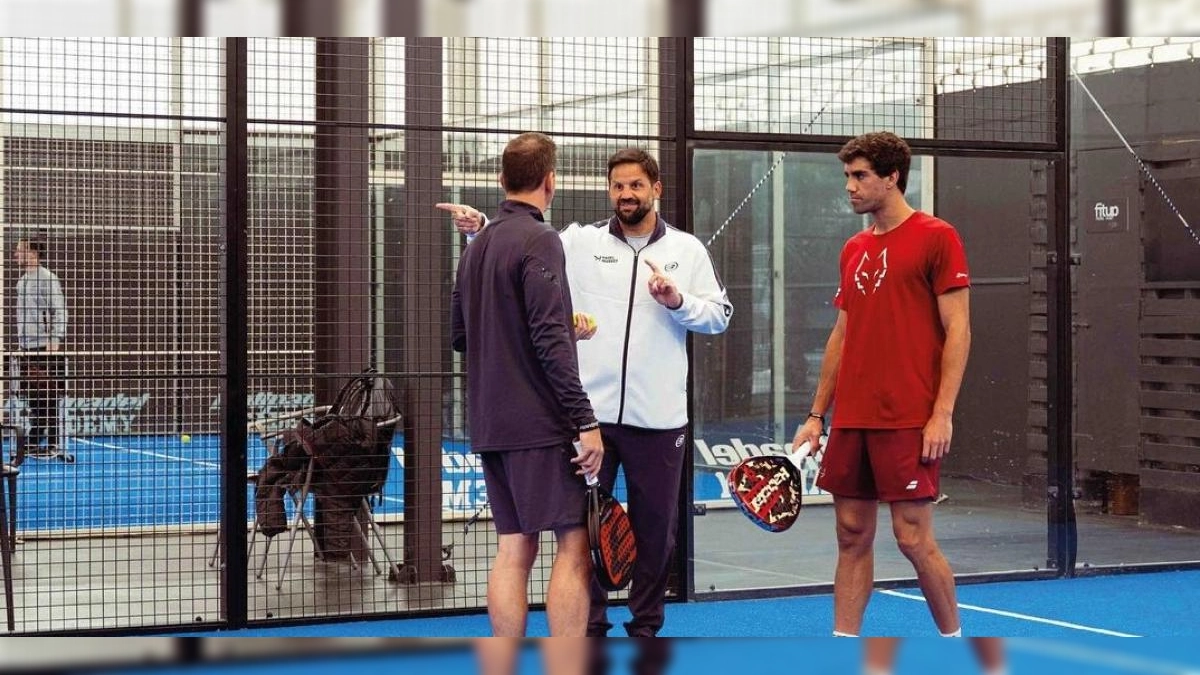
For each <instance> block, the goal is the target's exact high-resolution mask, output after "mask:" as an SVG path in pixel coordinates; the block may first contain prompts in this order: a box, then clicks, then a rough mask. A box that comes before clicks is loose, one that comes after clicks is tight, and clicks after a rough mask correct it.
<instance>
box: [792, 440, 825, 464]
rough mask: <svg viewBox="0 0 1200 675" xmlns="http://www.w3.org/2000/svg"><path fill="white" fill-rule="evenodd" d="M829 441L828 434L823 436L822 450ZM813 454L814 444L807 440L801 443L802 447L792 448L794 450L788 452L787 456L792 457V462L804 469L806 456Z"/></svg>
mask: <svg viewBox="0 0 1200 675" xmlns="http://www.w3.org/2000/svg"><path fill="white" fill-rule="evenodd" d="M828 442H829V437H828V436H822V437H821V449H822V450H824V449H825V444H826V443H828ZM811 454H812V444H811V443H809V442H808V441H805V442H803V443H801V444H800V447H798V448H795V449H794V450H792V452H789V453H787V457H788V459H790V460H791V461H792V464H795V465H796V466H797V468H800V469H803V468H804V458H805V457H808V456H809V455H811Z"/></svg>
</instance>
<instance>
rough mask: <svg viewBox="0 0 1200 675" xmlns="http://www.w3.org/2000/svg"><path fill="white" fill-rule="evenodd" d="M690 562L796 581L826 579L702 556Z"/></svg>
mask: <svg viewBox="0 0 1200 675" xmlns="http://www.w3.org/2000/svg"><path fill="white" fill-rule="evenodd" d="M692 562H695V563H701V564H704V565H712V566H713V567H724V568H725V569H728V570H737V571H739V572H753V573H754V574H758V575H767V576H776V577H783V578H785V579H793V580H796V581H808V582H813V583H820V582H822V581H827V580H826V579H815V578H813V577H805V576H801V575H799V574H792V573H790V572H776V571H774V570H763V569H758V568H757V567H746V566H745V565H730V564H729V563H719V562H716V561H715V560H705V559H703V558H692Z"/></svg>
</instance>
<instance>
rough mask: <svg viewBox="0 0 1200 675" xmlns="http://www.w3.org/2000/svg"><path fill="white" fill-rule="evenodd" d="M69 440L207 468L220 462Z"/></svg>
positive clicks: (216, 467)
mask: <svg viewBox="0 0 1200 675" xmlns="http://www.w3.org/2000/svg"><path fill="white" fill-rule="evenodd" d="M71 440H72V441H73V442H75V443H87V444H88V445H95V446H98V447H101V448H108V449H109V450H121V451H123V452H128V453H132V454H135V455H146V456H147V457H157V458H159V459H169V460H171V461H172V462H183V463H185V464H195V465H197V466H203V467H205V468H209V469H219V468H221V465H220V464H215V463H213V462H205V461H201V460H199V459H188V458H187V457H176V456H174V455H164V454H162V453H161V452H150V451H148V450H134V449H133V448H126V447H124V446H120V445H113V444H111V443H98V442H96V441H89V440H86V439H83V438H72V439H71Z"/></svg>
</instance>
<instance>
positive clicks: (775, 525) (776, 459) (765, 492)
mask: <svg viewBox="0 0 1200 675" xmlns="http://www.w3.org/2000/svg"><path fill="white" fill-rule="evenodd" d="M804 454H806V453H803V452H801V453H797V454H793V455H760V456H757V457H747V458H746V459H744V460H742V461H741V462H740V463H738V465H737V466H735V467H733V470H732V471H730V472H729V478H728V482H729V495H730V496H731V497H732V498H733V503H735V504H737V505H738V507H739V508H741V510H742V513H744V514H746V517H747V518H749V519H750V520H751V521H753V522H754V524H755V525H758V526H759V527H761V528H763V529H764V530H767V531H768V532H783V531H784V530H786V529H788V528H789V527H791V526H792V523H795V522H796V518H797V517H798V516H799V515H800V498H801V496H802V495H803V494H804V476H803V474H802V473H801V471H800V468H799V466H797V463H798V462H799V461H800V460H801V459H803V457H804Z"/></svg>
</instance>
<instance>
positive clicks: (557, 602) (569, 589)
mask: <svg viewBox="0 0 1200 675" xmlns="http://www.w3.org/2000/svg"><path fill="white" fill-rule="evenodd" d="M556 535H557V538H558V550H557V551H556V552H555V554H554V568H553V569H551V570H550V587H549V588H548V589H547V591H546V619H547V621H549V623H550V635H551V636H553V637H583V635H584V633H586V632H587V617H588V606H589V604H590V601H591V598H590V595H589V591H588V587H589V585H590V583H591V580H592V562H591V557H590V554H589V553H588V541H587V530H586V529H584V528H582V527H573V528H571V529H569V530H562V531H560V532H558V533H556ZM584 647H585V645H584V643H583V642H579V643H578V644H577V645H575V646H574V647H573V648H574V649H577V650H578V651H579V652H580V653H582V652H583V651H584Z"/></svg>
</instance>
